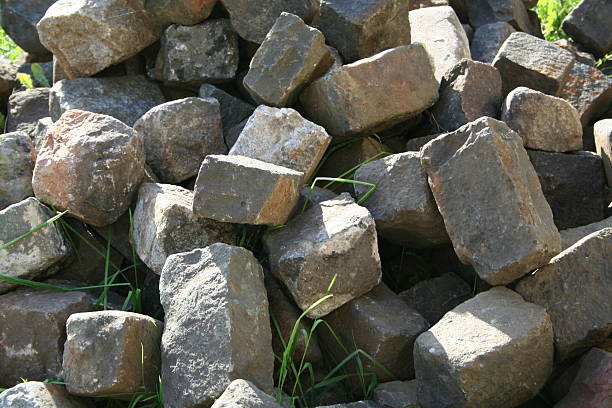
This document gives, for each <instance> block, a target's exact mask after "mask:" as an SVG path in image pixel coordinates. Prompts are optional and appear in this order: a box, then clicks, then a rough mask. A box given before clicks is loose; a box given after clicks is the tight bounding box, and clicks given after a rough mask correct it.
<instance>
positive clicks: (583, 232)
mask: <svg viewBox="0 0 612 408" xmlns="http://www.w3.org/2000/svg"><path fill="white" fill-rule="evenodd" d="M604 228H612V217H608V218H605V219H603V220H601V221H598V222H594V223H592V224H587V225H582V226H580V227H575V228H568V229H564V230H561V231H559V233H560V234H561V247H562V248H563V250H565V249H567V248H569V247H571V246H572V245H574V244H575V243H576V242H578V241H580V240H581V239H582V238H584V237H586V236H587V235H590V234H592V233H593V232H596V231H599V230H602V229H604Z"/></svg>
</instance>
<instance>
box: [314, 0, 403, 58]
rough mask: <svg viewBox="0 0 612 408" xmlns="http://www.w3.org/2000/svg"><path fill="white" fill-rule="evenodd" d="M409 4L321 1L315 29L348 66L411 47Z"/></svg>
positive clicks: (397, 1) (398, 1)
mask: <svg viewBox="0 0 612 408" xmlns="http://www.w3.org/2000/svg"><path fill="white" fill-rule="evenodd" d="M409 3H410V2H409V1H408V0H360V1H354V0H322V1H321V9H320V10H319V13H318V14H317V15H316V17H315V19H314V21H313V25H315V26H316V27H317V28H319V30H321V31H322V32H323V34H325V38H326V39H327V41H328V42H329V43H330V44H331V45H332V46H333V47H334V48H336V49H337V50H338V51H339V52H340V54H341V55H342V57H344V60H345V61H346V62H353V61H357V60H359V59H362V58H367V57H370V56H372V55H374V54H376V53H379V52H381V51H384V50H386V49H389V48H393V47H397V46H400V45H408V44H410V25H409V23H408V21H409V20H408V14H409V11H410V7H409Z"/></svg>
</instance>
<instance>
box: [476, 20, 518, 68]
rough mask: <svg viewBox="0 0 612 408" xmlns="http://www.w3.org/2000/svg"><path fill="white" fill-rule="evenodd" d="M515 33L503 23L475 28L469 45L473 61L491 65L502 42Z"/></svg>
mask: <svg viewBox="0 0 612 408" xmlns="http://www.w3.org/2000/svg"><path fill="white" fill-rule="evenodd" d="M515 31H516V30H515V29H514V27H512V26H511V25H510V24H508V23H506V22H503V21H498V22H496V23H489V24H485V25H481V26H480V27H477V28H476V31H475V32H474V38H472V43H471V45H470V50H471V53H472V58H473V59H474V61H480V62H484V63H487V64H490V63H492V62H493V60H494V59H495V56H496V55H497V52H498V51H499V49H500V48H501V46H502V44H503V43H504V41H506V39H507V38H508V37H510V34H512V33H514V32H515Z"/></svg>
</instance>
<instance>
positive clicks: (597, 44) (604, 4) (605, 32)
mask: <svg viewBox="0 0 612 408" xmlns="http://www.w3.org/2000/svg"><path fill="white" fill-rule="evenodd" d="M610 21H612V4H610V2H609V1H607V0H584V1H581V2H580V3H579V4H578V5H577V6H576V7H575V8H574V9H573V10H572V12H571V13H569V14H568V16H567V17H565V20H563V24H562V25H561V27H562V28H563V31H565V32H566V33H567V34H569V36H570V37H572V38H573V39H574V40H576V41H577V42H579V43H580V44H582V45H584V46H585V47H586V48H588V49H589V50H590V51H592V52H593V53H595V54H596V55H598V56H603V55H604V54H607V53H609V52H610V51H612V35H610V29H609V28H610V27H608V24H610Z"/></svg>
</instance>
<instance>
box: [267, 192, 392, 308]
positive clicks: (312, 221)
mask: <svg viewBox="0 0 612 408" xmlns="http://www.w3.org/2000/svg"><path fill="white" fill-rule="evenodd" d="M263 242H264V247H265V249H266V251H267V253H268V255H269V259H270V269H271V271H272V273H273V274H274V275H275V276H276V277H277V278H279V279H280V280H281V281H282V282H283V283H284V284H285V286H286V287H287V289H288V290H289V292H290V293H291V295H292V296H293V299H294V300H295V302H296V304H297V305H298V306H299V308H300V309H302V310H306V309H308V308H309V307H310V306H311V305H312V304H313V303H315V302H316V301H318V300H319V299H321V298H322V297H323V296H325V295H326V294H327V293H328V288H329V285H330V283H331V282H332V280H334V277H335V283H334V285H333V288H332V290H331V293H333V294H334V296H333V297H332V298H330V299H328V300H326V301H325V302H323V303H322V304H321V305H319V306H318V307H317V308H315V309H313V310H311V311H310V312H309V313H308V315H309V317H311V318H316V317H321V316H325V315H326V314H328V313H329V312H331V311H333V310H334V309H337V308H339V307H340V306H342V305H343V304H345V303H347V302H349V301H350V300H352V299H355V298H357V297H359V296H361V295H363V294H365V293H367V292H368V291H370V290H371V289H372V288H374V287H375V286H376V285H378V283H379V282H380V278H381V269H380V268H381V266H380V257H379V255H378V240H377V238H376V227H375V223H374V219H373V218H372V216H371V214H370V213H369V211H368V210H366V209H365V208H363V207H361V206H359V205H357V204H355V202H354V201H353V199H352V198H351V197H350V196H349V195H348V194H342V195H341V196H339V197H338V198H336V199H333V200H328V201H324V202H322V203H319V204H317V205H315V206H313V207H312V208H310V209H309V210H307V211H305V212H304V213H302V214H300V215H298V216H296V217H295V218H293V219H292V220H291V221H290V222H289V223H288V225H287V226H286V227H285V228H281V229H279V230H276V231H271V232H268V233H267V234H266V235H264V238H263Z"/></svg>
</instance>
